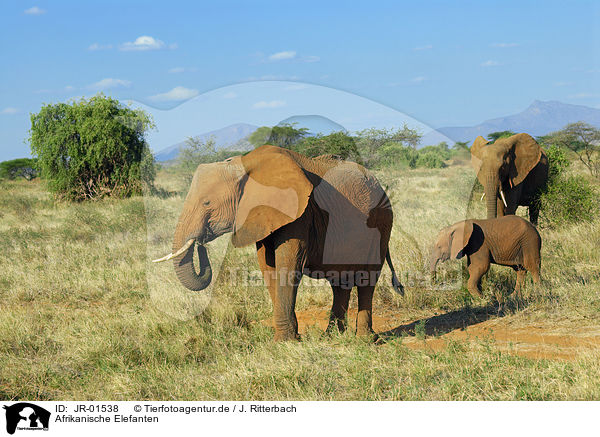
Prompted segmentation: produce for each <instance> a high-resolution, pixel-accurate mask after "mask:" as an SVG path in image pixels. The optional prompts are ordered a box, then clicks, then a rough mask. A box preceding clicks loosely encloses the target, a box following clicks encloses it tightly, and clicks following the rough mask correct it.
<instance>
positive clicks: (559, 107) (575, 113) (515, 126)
mask: <svg viewBox="0 0 600 437" xmlns="http://www.w3.org/2000/svg"><path fill="white" fill-rule="evenodd" d="M576 121H585V122H587V123H590V124H592V125H594V126H597V127H600V109H595V108H590V107H588V106H582V105H571V104H568V103H561V102H556V101H548V102H542V101H539V100H535V101H534V102H533V103H532V104H531V105H530V106H529V107H528V108H527V109H525V110H524V111H523V112H520V113H518V114H514V115H508V116H506V117H500V118H494V119H492V120H487V121H484V122H483V123H481V124H478V125H477V126H471V127H442V128H440V129H437V131H438V132H439V133H441V134H443V135H445V136H447V137H448V138H450V139H452V140H453V141H469V142H471V141H473V140H474V139H475V138H476V137H477V136H478V135H481V136H484V137H485V136H487V134H489V133H490V132H497V131H503V130H511V131H513V132H517V133H518V132H526V133H528V134H531V135H544V134H547V133H550V132H552V131H556V130H559V129H561V128H563V127H564V126H565V125H566V124H568V123H573V122H576Z"/></svg>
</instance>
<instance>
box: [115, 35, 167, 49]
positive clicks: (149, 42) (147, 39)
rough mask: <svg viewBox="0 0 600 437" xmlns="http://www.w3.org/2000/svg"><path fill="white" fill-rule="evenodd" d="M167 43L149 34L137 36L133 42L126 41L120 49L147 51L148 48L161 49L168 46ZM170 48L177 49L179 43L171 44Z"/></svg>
mask: <svg viewBox="0 0 600 437" xmlns="http://www.w3.org/2000/svg"><path fill="white" fill-rule="evenodd" d="M166 47H167V45H166V44H165V43H164V42H163V41H161V40H159V39H156V38H153V37H151V36H148V35H143V36H140V37H137V38H136V39H135V41H133V42H125V43H123V44H121V47H120V50H122V51H125V52H129V51H147V50H161V49H164V48H166ZM168 48H169V49H176V48H177V44H169V46H168Z"/></svg>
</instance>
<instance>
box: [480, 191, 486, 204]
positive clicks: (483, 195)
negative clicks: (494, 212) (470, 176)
mask: <svg viewBox="0 0 600 437" xmlns="http://www.w3.org/2000/svg"><path fill="white" fill-rule="evenodd" d="M484 197H485V193H483V194H482V195H481V199H479V201H480V202H481V201H482V200H483V198H484Z"/></svg>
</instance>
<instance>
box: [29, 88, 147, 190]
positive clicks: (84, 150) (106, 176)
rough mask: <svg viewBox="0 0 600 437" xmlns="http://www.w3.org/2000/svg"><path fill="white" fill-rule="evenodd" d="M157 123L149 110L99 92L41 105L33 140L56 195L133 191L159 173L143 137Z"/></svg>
mask: <svg viewBox="0 0 600 437" xmlns="http://www.w3.org/2000/svg"><path fill="white" fill-rule="evenodd" d="M153 127H154V123H153V121H152V119H151V117H150V116H149V115H148V114H147V113H145V112H144V111H142V110H133V109H130V108H128V107H125V106H123V105H121V104H120V103H119V101H117V100H114V99H112V98H110V97H105V96H103V95H101V94H100V95H97V96H95V97H92V98H90V99H81V100H79V101H73V102H71V103H70V104H67V103H57V104H54V105H44V106H42V109H41V110H40V112H39V113H37V114H32V115H31V130H30V138H29V141H30V145H31V150H32V153H33V154H34V155H35V156H36V157H37V158H38V164H39V168H40V170H41V172H42V176H43V177H44V178H46V179H47V180H48V186H49V189H50V190H51V191H52V192H54V193H55V195H56V196H57V197H61V198H66V199H69V200H85V199H93V198H98V197H104V196H118V197H128V196H131V195H133V194H139V193H141V190H142V185H143V183H144V182H145V183H148V184H152V181H153V179H154V168H153V166H154V157H153V156H152V154H151V152H150V150H149V148H148V145H147V144H146V141H145V138H144V137H145V134H146V132H147V131H148V130H149V129H151V128H153Z"/></svg>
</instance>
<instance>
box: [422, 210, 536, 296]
mask: <svg viewBox="0 0 600 437" xmlns="http://www.w3.org/2000/svg"><path fill="white" fill-rule="evenodd" d="M541 247H542V240H541V238H540V234H538V231H537V230H536V229H535V227H534V226H533V225H532V224H531V223H529V222H528V221H527V220H524V219H522V218H521V217H517V216H516V215H507V216H504V217H498V218H493V219H487V220H463V221H461V222H458V223H455V224H453V225H452V226H448V227H447V228H444V229H442V230H441V231H440V233H439V235H438V238H437V241H436V243H435V245H434V247H433V250H432V253H431V274H432V278H435V269H436V266H437V263H438V262H440V261H442V262H443V261H446V260H448V259H450V258H452V259H458V258H462V257H463V256H465V255H466V256H467V269H468V271H469V282H468V284H467V288H468V289H469V292H470V293H471V295H472V296H473V297H476V296H479V297H482V296H483V295H482V293H481V289H480V283H479V282H480V279H481V277H482V276H483V275H484V274H486V273H487V271H488V270H489V269H490V264H491V263H494V264H499V265H501V266H510V267H512V268H513V269H515V270H516V271H517V282H516V285H515V290H514V292H513V294H518V293H519V291H520V290H521V286H522V284H523V280H524V279H525V274H526V273H527V272H530V273H531V276H533V282H534V284H536V285H537V284H539V282H540V249H541Z"/></svg>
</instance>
